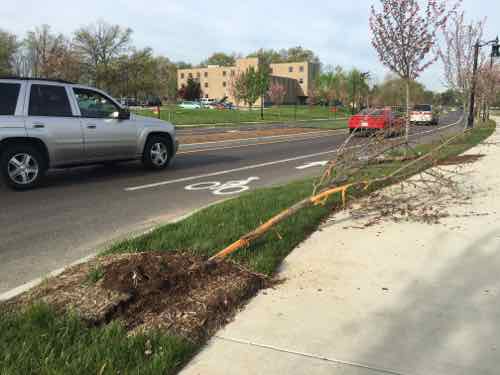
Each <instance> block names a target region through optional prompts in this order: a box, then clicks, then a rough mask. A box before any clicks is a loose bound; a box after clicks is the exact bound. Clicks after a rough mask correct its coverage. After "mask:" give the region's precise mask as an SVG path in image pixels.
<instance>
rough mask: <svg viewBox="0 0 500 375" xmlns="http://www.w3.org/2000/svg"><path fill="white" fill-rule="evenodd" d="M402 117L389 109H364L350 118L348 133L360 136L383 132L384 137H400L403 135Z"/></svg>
mask: <svg viewBox="0 0 500 375" xmlns="http://www.w3.org/2000/svg"><path fill="white" fill-rule="evenodd" d="M404 122H405V121H404V117H403V116H402V115H400V114H399V113H397V112H394V111H393V110H392V109H391V108H383V109H365V110H363V111H361V112H360V113H358V114H356V115H354V116H351V118H350V119H349V132H350V133H353V132H354V131H356V132H357V133H361V134H371V133H374V132H382V131H383V132H384V136H386V137H390V136H393V135H401V134H403V133H404V130H405V129H404V128H405V127H404Z"/></svg>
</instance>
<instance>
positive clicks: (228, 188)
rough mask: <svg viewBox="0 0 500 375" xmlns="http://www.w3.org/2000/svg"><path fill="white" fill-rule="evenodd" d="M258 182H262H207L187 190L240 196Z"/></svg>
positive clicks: (253, 179) (257, 178) (191, 186)
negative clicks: (251, 184)
mask: <svg viewBox="0 0 500 375" xmlns="http://www.w3.org/2000/svg"><path fill="white" fill-rule="evenodd" d="M257 180H260V178H259V177H248V178H247V179H246V180H235V181H228V182H225V183H222V182H219V181H207V182H199V183H197V184H193V185H188V186H186V187H185V189H186V190H189V191H198V190H210V191H211V192H212V193H213V194H215V195H230V194H239V193H243V192H244V191H247V190H248V189H250V186H248V184H249V183H250V182H252V181H257Z"/></svg>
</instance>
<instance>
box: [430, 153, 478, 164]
mask: <svg viewBox="0 0 500 375" xmlns="http://www.w3.org/2000/svg"><path fill="white" fill-rule="evenodd" d="M483 156H484V155H483V154H468V155H458V156H450V157H448V158H446V159H443V160H441V161H439V162H438V165H459V164H470V163H474V162H476V161H478V160H479V159H481V158H482V157H483Z"/></svg>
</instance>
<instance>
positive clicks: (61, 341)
mask: <svg viewBox="0 0 500 375" xmlns="http://www.w3.org/2000/svg"><path fill="white" fill-rule="evenodd" d="M0 338H1V339H0V373H1V374H2V375H14V374H16V375H17V374H19V375H25V374H47V375H48V374H61V375H63V374H172V373H174V372H175V371H176V369H177V368H178V367H179V366H180V365H182V364H183V363H185V362H186V361H187V360H188V358H189V357H190V356H191V355H192V354H193V352H194V350H195V348H194V346H193V345H191V344H189V343H188V342H186V341H184V340H182V339H180V338H177V337H172V336H167V335H164V334H159V333H153V334H150V335H139V336H132V337H127V332H126V331H125V330H124V329H123V328H122V327H121V326H120V324H118V323H112V324H110V325H108V326H106V327H104V328H88V327H86V326H85V325H84V324H83V323H82V322H81V321H80V320H79V319H78V318H76V317H75V316H72V315H70V314H68V315H66V316H58V315H56V314H55V313H54V312H53V311H52V310H50V308H48V307H47V306H44V305H38V306H33V307H31V308H29V309H28V310H27V311H24V312H21V313H15V314H14V313H5V314H1V315H0ZM148 340H149V342H150V343H151V348H152V354H151V355H150V356H148V355H146V353H145V352H146V349H147V348H148V347H149V344H147V341H148Z"/></svg>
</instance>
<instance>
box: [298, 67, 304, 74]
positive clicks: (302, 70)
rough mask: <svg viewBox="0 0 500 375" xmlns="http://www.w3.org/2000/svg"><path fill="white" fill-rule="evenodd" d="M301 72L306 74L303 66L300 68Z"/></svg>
mask: <svg viewBox="0 0 500 375" xmlns="http://www.w3.org/2000/svg"><path fill="white" fill-rule="evenodd" d="M299 70H300V72H301V73H304V66H302V65H301V66H300V68H299Z"/></svg>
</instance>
